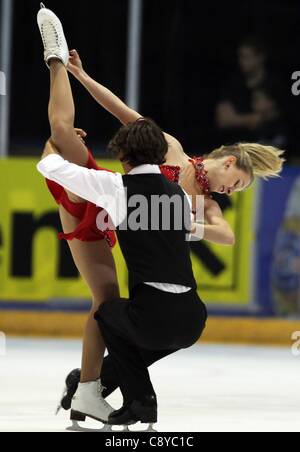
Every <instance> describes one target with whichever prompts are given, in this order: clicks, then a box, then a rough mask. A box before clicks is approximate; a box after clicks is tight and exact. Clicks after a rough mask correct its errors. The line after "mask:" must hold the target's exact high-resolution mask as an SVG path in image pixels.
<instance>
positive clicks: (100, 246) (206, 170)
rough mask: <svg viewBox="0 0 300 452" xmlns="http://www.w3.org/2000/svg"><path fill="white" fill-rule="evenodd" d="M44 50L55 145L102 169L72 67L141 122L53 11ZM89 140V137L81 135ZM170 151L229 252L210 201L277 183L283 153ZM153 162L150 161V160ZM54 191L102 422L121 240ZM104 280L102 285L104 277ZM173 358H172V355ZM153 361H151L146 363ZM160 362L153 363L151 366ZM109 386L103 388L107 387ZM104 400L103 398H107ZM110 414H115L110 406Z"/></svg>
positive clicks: (123, 113) (88, 386)
mask: <svg viewBox="0 0 300 452" xmlns="http://www.w3.org/2000/svg"><path fill="white" fill-rule="evenodd" d="M38 22H39V27H40V30H41V34H42V38H43V42H44V47H45V61H46V62H47V64H48V65H49V66H50V73H51V89H50V102H49V121H50V126H51V139H52V141H53V143H54V144H55V146H56V147H57V148H58V150H59V152H60V153H61V155H62V157H63V158H64V159H66V160H68V161H70V162H73V163H76V164H77V165H81V166H85V167H87V168H90V169H97V170H102V169H101V168H99V167H98V166H97V164H96V162H95V160H94V158H93V157H92V155H91V153H89V151H88V150H87V148H86V146H85V144H84V143H83V142H82V140H80V139H78V136H77V133H76V130H75V129H74V119H75V108H74V102H73V97H72V91H71V87H70V83H69V79H68V74H67V70H66V67H67V68H68V69H69V71H70V72H71V73H72V74H73V75H74V76H75V77H76V78H77V79H78V80H79V81H80V82H81V83H82V84H83V86H85V88H86V89H87V90H88V91H89V92H90V93H91V95H92V96H93V97H94V98H95V99H96V101H97V102H98V103H99V104H100V105H102V106H103V107H104V108H105V109H106V110H108V111H109V112H111V113H112V114H113V115H114V116H115V117H117V118H118V119H119V120H120V122H121V123H122V124H128V123H130V122H134V121H136V120H137V119H138V118H141V115H140V114H138V113H137V112H134V111H133V110H131V109H130V108H129V107H127V106H126V105H125V104H124V103H123V102H122V101H121V100H120V99H118V98H117V97H116V96H115V95H114V94H113V93H111V92H110V91H109V90H108V89H106V88H105V87H103V86H102V85H100V84H98V83H97V82H95V81H94V80H93V79H91V78H90V77H89V76H88V75H87V74H86V72H85V71H84V70H83V67H82V64H81V61H80V58H79V56H78V54H77V52H76V51H72V52H70V53H69V51H68V46H67V43H66V40H65V37H64V33H63V29H62V25H61V23H60V21H59V19H58V18H57V17H56V16H55V15H54V14H53V13H52V12H51V11H49V10H47V9H45V8H42V9H41V11H40V13H39V17H38ZM78 133H79V135H80V137H81V138H84V137H85V133H84V132H82V131H79V132H78ZM165 137H166V139H167V141H168V144H169V151H168V154H167V156H166V165H163V166H162V167H161V171H162V173H163V174H165V175H166V176H167V177H168V178H169V179H170V180H173V181H176V182H178V181H179V182H180V184H181V186H182V187H183V188H184V190H185V191H186V192H187V193H188V194H189V195H191V196H192V197H193V201H195V197H196V196H197V195H201V194H203V195H206V200H205V221H206V224H205V227H204V239H205V240H208V241H212V242H215V243H219V244H224V245H233V244H234V241H235V238H234V234H233V232H232V230H231V228H230V226H229V225H228V223H227V222H226V221H225V219H224V218H223V216H222V211H221V209H220V208H219V206H218V204H217V203H216V202H214V201H213V200H212V199H210V197H209V194H210V193H211V192H218V193H222V194H229V195H230V194H232V193H233V192H235V191H241V190H244V189H246V188H247V187H249V186H250V185H251V182H252V181H253V178H254V176H259V177H264V178H267V177H275V176H277V175H278V174H279V173H280V171H281V168H282V165H283V161H284V160H283V158H282V154H283V151H280V150H277V149H275V148H273V147H268V146H262V145H258V144H238V145H235V146H223V147H221V148H220V149H217V150H215V151H214V152H212V153H211V154H209V155H208V157H207V158H205V159H193V160H191V159H190V157H189V156H188V155H187V154H186V153H185V152H184V150H183V148H182V146H181V145H180V143H179V142H178V141H177V140H176V139H175V138H174V137H172V136H170V135H167V134H165ZM146 160H147V159H145V161H146ZM48 186H49V189H50V191H51V193H52V194H53V196H54V198H55V199H56V201H57V203H58V204H59V210H60V216H61V221H62V225H63V229H64V234H62V235H61V238H65V239H67V240H68V241H69V245H70V249H71V252H72V255H73V258H74V261H75V264H76V266H77V268H78V270H79V272H80V274H81V275H82V277H83V278H84V279H85V281H86V282H87V284H88V285H89V287H90V289H91V292H92V295H93V306H92V310H91V313H90V316H89V319H88V322H87V327H86V330H85V334H84V341H83V358H82V369H81V386H80V387H81V389H83V388H84V391H81V394H83V393H84V395H82V398H83V399H84V400H83V403H84V405H89V407H90V414H91V415H92V416H94V417H97V412H98V407H99V403H101V410H103V403H104V401H103V399H102V397H101V393H102V394H103V396H104V397H106V396H107V395H109V394H110V393H111V392H113V390H114V389H115V388H116V387H118V385H119V383H118V381H117V380H116V379H115V377H114V375H113V369H112V368H111V363H110V361H109V357H108V358H106V359H105V360H104V363H105V365H104V366H103V369H102V372H101V368H102V364H103V356H104V351H105V346H104V342H103V338H102V336H101V334H100V332H99V330H98V326H97V324H96V322H95V320H94V314H95V312H96V311H98V308H99V306H100V305H101V304H102V303H103V302H104V301H106V300H109V299H113V298H118V296H119V289H118V283H117V277H116V270H115V265H114V261H113V257H112V254H111V251H110V247H109V246H113V245H114V243H115V236H114V234H113V233H110V232H102V231H100V230H99V229H98V228H97V226H96V219H97V216H98V214H99V213H100V211H101V209H100V208H98V207H96V206H95V205H94V204H92V203H89V202H85V201H83V200H82V199H80V198H79V197H77V196H74V195H73V194H72V193H69V192H67V191H66V190H64V189H63V188H62V187H60V186H59V185H57V184H55V183H54V182H50V181H49V182H48ZM99 275H101V278H99ZM169 353H170V351H166V354H169ZM145 359H146V356H145ZM152 363H153V362H151V361H150V360H149V361H148V364H149V365H151V364H152ZM100 374H101V377H102V383H103V384H105V386H107V390H105V391H104V392H103V389H104V388H103V386H102V385H101V381H100V380H99V375H100ZM78 375H79V374H78V372H77V371H75V372H74V373H72V374H71V375H70V377H69V378H68V381H67V383H68V385H67V387H68V393H67V396H66V398H64V399H63V402H62V404H63V407H64V408H66V409H68V408H70V401H71V399H72V396H73V395H74V392H75V391H76V389H77V386H78ZM99 395H100V397H99ZM105 406H106V408H107V413H108V415H109V414H110V411H111V407H109V406H108V405H105Z"/></svg>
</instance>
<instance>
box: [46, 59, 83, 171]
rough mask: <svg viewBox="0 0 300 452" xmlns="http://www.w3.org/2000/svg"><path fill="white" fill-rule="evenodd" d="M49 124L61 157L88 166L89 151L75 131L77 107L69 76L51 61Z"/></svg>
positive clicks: (61, 65)
mask: <svg viewBox="0 0 300 452" xmlns="http://www.w3.org/2000/svg"><path fill="white" fill-rule="evenodd" d="M50 78H51V83H50V101H49V108H48V114H49V123H50V127H51V139H52V141H53V143H54V144H55V146H56V147H57V148H58V150H59V152H60V153H61V155H62V156H63V157H64V158H65V159H66V160H68V161H71V162H72V163H76V164H77V165H80V166H86V163H87V161H88V157H89V154H88V150H87V148H86V146H85V144H84V143H82V142H81V141H80V140H79V139H78V136H77V133H76V131H75V129H74V122H75V106H74V100H73V95H72V89H71V85H70V80H69V75H68V72H67V70H66V68H65V66H64V65H63V64H62V63H61V62H60V61H58V60H54V59H53V60H51V61H50Z"/></svg>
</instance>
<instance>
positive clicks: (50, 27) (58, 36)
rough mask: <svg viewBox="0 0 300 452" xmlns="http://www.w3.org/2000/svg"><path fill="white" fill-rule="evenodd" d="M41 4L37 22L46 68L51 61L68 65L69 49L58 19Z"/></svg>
mask: <svg viewBox="0 0 300 452" xmlns="http://www.w3.org/2000/svg"><path fill="white" fill-rule="evenodd" d="M42 5H43V4H41V9H40V10H39V12H38V15H37V22H38V26H39V29H40V33H41V37H42V40H43V44H44V58H45V62H46V64H47V66H48V67H49V63H50V60H51V59H57V60H59V61H61V62H62V63H63V64H64V65H65V66H67V65H68V63H69V48H68V44H67V41H66V38H65V35H64V30H63V27H62V24H61V22H60V20H59V18H58V17H57V16H56V14H54V12H53V11H51V10H50V9H47V8H45V6H44V5H43V7H42Z"/></svg>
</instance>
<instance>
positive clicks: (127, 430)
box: [110, 424, 157, 433]
mask: <svg viewBox="0 0 300 452" xmlns="http://www.w3.org/2000/svg"><path fill="white" fill-rule="evenodd" d="M110 427H111V430H110V431H111V432H113V433H157V430H155V429H154V424H150V425H149V427H148V429H147V430H130V428H129V425H124V428H123V430H113V427H117V426H116V425H111V426H110Z"/></svg>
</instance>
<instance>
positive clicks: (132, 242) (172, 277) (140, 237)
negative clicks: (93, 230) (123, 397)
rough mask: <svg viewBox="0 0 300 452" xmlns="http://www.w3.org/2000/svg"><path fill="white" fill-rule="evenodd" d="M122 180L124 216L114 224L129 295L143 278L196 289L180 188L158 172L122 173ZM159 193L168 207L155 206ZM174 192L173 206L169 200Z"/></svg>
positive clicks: (185, 202)
mask: <svg viewBox="0 0 300 452" xmlns="http://www.w3.org/2000/svg"><path fill="white" fill-rule="evenodd" d="M123 184H124V186H125V188H126V189H127V218H126V220H124V222H123V223H122V224H121V225H120V226H119V227H118V228H117V235H118V239H119V243H120V247H121V249H122V252H123V255H124V258H125V261H126V264H127V267H128V271H129V289H130V293H131V295H132V291H133V290H134V288H135V287H137V286H138V285H140V284H141V283H145V282H157V283H168V284H178V285H183V286H187V287H191V288H193V289H196V288H197V284H196V281H195V278H194V275H193V270H192V263H191V257H190V244H189V242H188V240H187V236H188V231H187V229H186V227H185V225H188V223H186V222H185V218H188V219H189V221H190V217H191V215H190V206H189V203H188V200H187V198H186V196H185V194H184V192H183V190H182V189H181V188H180V186H179V185H177V184H175V183H171V182H169V181H168V180H167V179H166V177H165V176H163V175H160V174H141V175H128V176H123ZM136 195H138V197H137V198H136V199H134V198H133V197H134V196H136ZM141 195H142V197H143V198H142V199H143V202H142V203H141V202H140V196H141ZM161 196H163V197H164V201H166V200H167V202H168V203H169V208H168V206H166V204H164V207H163V208H161V207H159V199H161V198H160V197H161ZM174 196H175V198H176V206H177V207H175V206H174V204H173V203H172V202H170V201H171V200H172V197H174ZM175 198H173V200H174V199H175ZM142 206H143V209H142V210H141V207H142ZM178 206H179V209H178ZM180 206H181V208H180ZM141 212H142V215H139V214H140V213H141ZM158 212H159V214H158ZM145 213H146V215H145ZM163 214H164V215H163ZM141 220H142V221H141ZM168 223H169V224H168ZM132 227H133V229H134V230H132ZM144 229H148V230H144Z"/></svg>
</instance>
